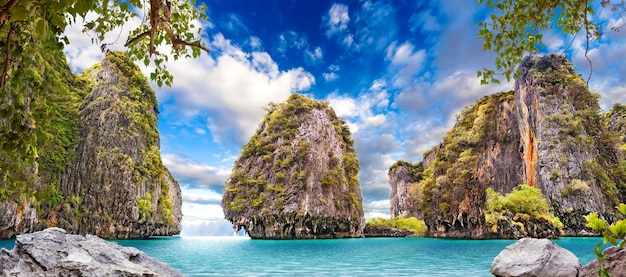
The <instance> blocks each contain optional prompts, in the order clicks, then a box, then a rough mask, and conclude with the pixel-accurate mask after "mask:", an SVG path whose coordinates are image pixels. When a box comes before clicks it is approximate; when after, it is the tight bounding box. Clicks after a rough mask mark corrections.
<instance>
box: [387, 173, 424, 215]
mask: <svg viewBox="0 0 626 277" xmlns="http://www.w3.org/2000/svg"><path fill="white" fill-rule="evenodd" d="M422 171H424V169H423V168H422V163H418V164H412V163H408V162H405V161H398V162H396V163H395V164H394V165H393V166H392V167H391V168H390V169H389V172H388V173H387V175H388V176H389V185H390V186H391V192H390V194H391V217H392V218H393V217H398V216H402V217H405V218H407V217H416V218H419V219H423V218H424V214H423V213H420V210H419V209H417V207H416V206H415V202H414V201H413V200H412V199H411V194H410V189H411V186H412V185H413V184H415V183H417V182H419V181H420V180H421V176H420V174H419V173H420V172H422Z"/></svg>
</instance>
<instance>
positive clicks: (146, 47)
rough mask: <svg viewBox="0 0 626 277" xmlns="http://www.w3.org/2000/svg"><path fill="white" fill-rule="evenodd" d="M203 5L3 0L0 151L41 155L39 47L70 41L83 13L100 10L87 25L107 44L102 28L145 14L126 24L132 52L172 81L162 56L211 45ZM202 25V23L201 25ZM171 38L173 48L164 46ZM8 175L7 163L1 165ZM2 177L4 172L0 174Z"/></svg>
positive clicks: (155, 0)
mask: <svg viewBox="0 0 626 277" xmlns="http://www.w3.org/2000/svg"><path fill="white" fill-rule="evenodd" d="M205 9H206V8H205V7H204V5H200V6H197V5H196V1H195V0H8V1H7V0H3V1H2V4H0V91H1V94H0V138H1V139H0V153H2V154H4V155H6V156H7V157H6V158H8V159H9V160H11V161H13V162H14V163H15V164H17V163H25V164H32V161H33V160H34V158H35V157H36V156H37V153H36V151H37V149H36V147H35V137H34V130H35V126H36V122H35V120H34V119H33V118H32V116H31V111H30V103H31V102H32V101H34V99H36V98H37V95H38V90H40V89H41V88H42V80H43V79H42V76H41V75H42V74H45V73H43V72H42V64H43V62H42V59H43V58H42V53H46V52H54V51H60V50H62V49H63V47H64V45H66V44H68V43H69V41H68V40H67V38H66V37H65V36H64V34H63V32H64V30H65V28H66V27H67V26H68V25H71V24H77V19H78V18H79V17H82V18H86V17H87V15H88V13H93V14H95V15H96V19H94V20H90V21H88V22H87V23H85V25H84V32H91V33H93V34H94V38H93V39H92V41H93V42H94V43H101V46H100V48H101V49H102V51H105V50H106V48H107V46H108V45H109V43H105V42H103V39H104V35H105V34H106V33H107V32H109V31H112V30H114V29H116V28H118V27H120V26H123V25H124V24H125V23H126V22H127V21H128V20H129V19H131V18H133V17H140V18H141V17H142V16H143V20H142V22H141V24H140V25H139V27H137V28H136V29H134V30H130V31H129V36H128V37H129V38H128V40H127V41H126V44H125V46H126V47H127V48H128V53H129V56H130V57H131V58H132V59H134V60H142V61H143V62H144V64H146V65H149V64H150V62H153V63H154V65H155V67H156V69H155V71H154V72H153V73H152V74H151V75H150V78H151V79H152V80H154V81H156V83H157V84H158V85H159V86H162V85H163V84H165V85H168V86H169V85H171V83H172V79H173V77H172V75H171V74H170V73H169V72H168V71H167V68H166V67H165V64H164V62H165V61H167V60H168V57H169V56H170V55H171V57H173V58H174V59H178V58H180V57H198V56H199V55H200V54H201V52H202V51H203V50H204V51H207V52H208V49H207V48H206V47H205V46H204V45H203V43H202V41H201V39H200V32H201V28H197V26H195V25H194V22H196V20H206V14H205ZM198 27H199V26H198ZM163 45H170V46H171V49H172V52H171V53H162V52H159V50H158V49H159V46H163ZM0 170H2V172H0V173H5V174H0V176H3V175H4V176H6V175H7V174H8V173H6V172H7V170H8V169H6V168H0ZM0 181H2V180H0Z"/></svg>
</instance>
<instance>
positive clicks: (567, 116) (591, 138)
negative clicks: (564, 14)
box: [516, 55, 624, 235]
mask: <svg viewBox="0 0 626 277" xmlns="http://www.w3.org/2000/svg"><path fill="white" fill-rule="evenodd" d="M521 68H522V73H521V76H520V77H519V78H518V80H517V82H516V103H517V106H518V111H519V114H518V116H519V118H520V122H519V126H520V131H521V132H522V133H523V134H524V135H523V136H522V151H523V153H524V163H523V165H524V169H525V170H524V172H525V175H524V180H523V182H524V183H528V184H529V185H532V186H536V187H538V188H540V189H541V191H542V192H543V193H544V195H545V196H546V197H547V198H548V199H549V200H550V202H551V203H552V206H553V207H554V210H555V213H556V215H557V216H558V217H559V218H561V220H562V221H563V223H564V224H565V226H566V229H565V231H566V232H567V234H570V235H575V234H576V232H577V231H580V230H582V229H583V228H584V225H585V223H586V221H585V220H584V218H583V216H584V215H586V214H588V213H589V212H592V211H596V212H599V213H600V214H603V215H604V216H605V217H607V218H609V219H611V218H613V214H614V208H613V206H615V205H616V204H617V203H618V202H619V197H618V194H619V190H623V189H624V188H623V184H622V185H620V188H618V183H616V182H615V180H616V179H617V178H618V176H620V175H622V174H623V173H622V172H617V171H614V172H612V171H611V168H612V167H614V165H617V164H618V160H617V156H616V155H617V153H616V151H615V150H616V149H615V145H607V144H611V143H612V142H610V141H607V139H608V138H609V137H610V136H611V134H610V133H609V130H607V129H606V128H603V127H604V124H603V121H602V119H601V117H600V114H599V110H600V108H599V104H598V97H599V96H598V95H596V94H593V93H591V92H590V91H589V89H588V88H587V85H586V84H585V82H584V81H583V80H582V79H581V78H580V77H579V76H578V75H577V74H576V72H574V70H573V69H572V65H571V64H570V63H569V62H567V60H566V59H565V57H563V56H557V55H551V56H545V57H539V56H533V57H529V58H526V59H525V60H524V62H523V63H522V65H521Z"/></svg>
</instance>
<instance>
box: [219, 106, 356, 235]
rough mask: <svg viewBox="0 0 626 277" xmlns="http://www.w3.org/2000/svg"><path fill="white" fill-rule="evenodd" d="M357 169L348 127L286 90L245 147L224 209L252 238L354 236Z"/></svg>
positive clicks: (330, 112)
mask: <svg viewBox="0 0 626 277" xmlns="http://www.w3.org/2000/svg"><path fill="white" fill-rule="evenodd" d="M358 171H359V164H358V161H357V159H356V154H355V152H354V148H353V141H352V138H351V137H350V132H349V130H348V127H347V126H346V125H345V124H344V123H343V122H342V121H341V120H340V119H338V118H337V116H336V115H335V113H334V111H333V110H332V109H331V108H329V107H328V106H327V105H326V104H325V103H319V102H315V101H313V100H310V99H307V98H306V97H304V96H302V95H298V94H293V95H291V96H290V97H289V99H288V100H287V102H285V103H282V104H277V105H276V104H274V105H271V106H270V107H269V108H268V114H267V115H266V116H265V119H264V120H263V122H262V123H261V125H260V127H259V128H258V129H257V132H256V134H254V135H253V136H252V138H251V139H250V141H249V142H248V143H247V144H246V145H244V147H243V149H242V153H241V157H240V158H239V159H238V160H237V161H236V162H235V166H234V168H233V172H232V174H231V176H230V178H229V180H228V181H227V182H226V189H225V191H224V195H223V200H222V207H223V209H224V214H225V216H226V219H228V220H229V221H231V222H232V223H233V227H234V228H235V229H236V230H239V229H240V228H245V230H246V231H247V232H248V234H249V235H250V237H252V238H265V239H292V238H342V237H361V236H362V229H363V223H364V219H363V207H362V199H361V190H360V187H359V181H358V177H357V174H358Z"/></svg>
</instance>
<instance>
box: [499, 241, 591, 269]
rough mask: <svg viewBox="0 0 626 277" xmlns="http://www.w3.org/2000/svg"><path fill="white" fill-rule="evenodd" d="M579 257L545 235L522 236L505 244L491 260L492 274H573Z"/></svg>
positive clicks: (578, 265) (577, 266)
mask: <svg viewBox="0 0 626 277" xmlns="http://www.w3.org/2000/svg"><path fill="white" fill-rule="evenodd" d="M578 268H580V263H579V262H578V258H577V257H576V256H575V255H574V254H573V253H572V252H570V251H569V250H567V249H564V248H561V247H559V246H558V245H556V244H555V243H553V242H551V241H549V240H547V239H533V238H523V239H520V240H518V241H517V242H515V243H514V244H511V245H509V246H507V247H506V248H505V249H504V250H502V252H500V254H498V256H497V257H496V258H495V259H494V260H493V264H492V265H491V270H490V272H491V273H492V274H493V275H495V276H507V277H508V276H528V277H530V276H536V277H540V276H546V277H547V276H550V277H558V276H562V277H565V276H576V275H577V273H578Z"/></svg>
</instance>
